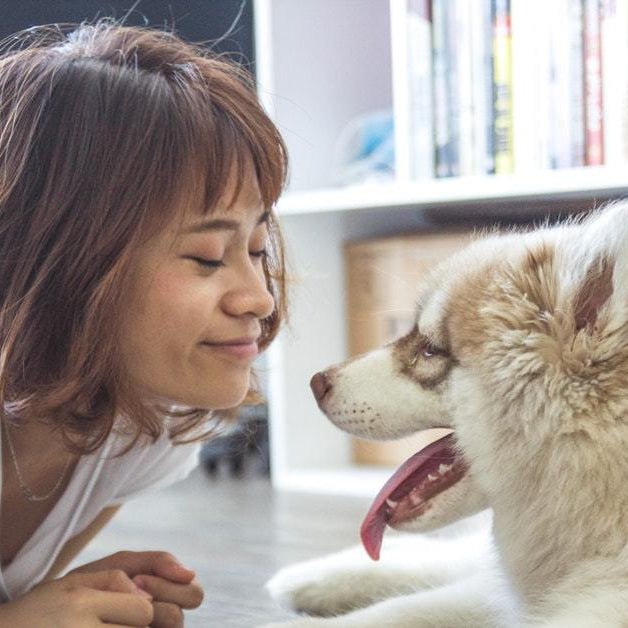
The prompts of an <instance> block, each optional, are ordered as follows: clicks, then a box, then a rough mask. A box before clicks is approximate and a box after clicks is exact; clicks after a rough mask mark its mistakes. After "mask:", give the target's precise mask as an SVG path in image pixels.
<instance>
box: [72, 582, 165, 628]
mask: <svg viewBox="0 0 628 628" xmlns="http://www.w3.org/2000/svg"><path fill="white" fill-rule="evenodd" d="M84 595H85V602H84V603H85V604H86V605H87V606H88V607H89V608H90V609H91V610H92V611H93V612H94V613H95V614H96V616H97V617H98V618H99V619H100V620H101V621H103V622H105V623H108V624H122V625H123V626H137V627H138V628H146V626H150V625H151V623H152V621H153V615H154V612H153V605H152V604H151V602H150V600H149V599H148V598H146V597H144V596H142V595H138V594H137V593H112V592H110V591H96V590H94V589H88V590H87V592H85V593H84Z"/></svg>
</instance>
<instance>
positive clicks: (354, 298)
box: [344, 231, 471, 466]
mask: <svg viewBox="0 0 628 628" xmlns="http://www.w3.org/2000/svg"><path fill="white" fill-rule="evenodd" d="M470 240H471V234H470V233H469V232H468V231H465V232H456V233H453V232H452V233H438V234H416V235H403V236H398V237H392V238H384V239H378V240H368V241H361V242H351V243H348V244H346V245H345V248H344V259H345V277H346V293H347V317H348V321H347V323H348V332H349V333H348V337H349V353H350V355H351V356H355V355H359V354H361V353H366V352H367V351H371V350H372V349H375V348H376V347H378V346H381V345H384V344H387V343H389V342H391V341H393V340H394V339H395V338H398V337H399V336H402V335H403V334H405V333H407V332H408V331H410V329H411V328H412V326H413V324H414V314H415V306H416V298H417V290H418V285H419V283H420V281H421V279H422V278H423V277H424V276H425V274H426V273H428V272H429V271H430V270H431V269H432V268H433V267H434V266H435V265H436V264H438V263H439V262H440V261H442V260H443V259H445V258H446V257H448V256H449V255H451V254H452V253H454V252H455V251H456V250H459V249H461V248H463V247H464V246H465V245H467V244H468V243H469V242H470ZM447 431H448V430H430V432H427V433H422V434H416V435H413V436H411V437H409V438H404V439H401V440H398V441H388V442H372V441H366V440H362V439H357V438H356V439H354V443H353V459H354V462H355V463H357V464H371V465H385V466H397V465H399V464H401V463H402V462H403V461H404V460H405V459H406V458H408V457H409V456H411V455H412V454H413V453H415V452H417V451H418V450H419V449H422V448H423V447H425V445H427V444H428V443H430V442H431V441H433V440H435V438H439V437H440V436H442V435H444V434H445V433H447Z"/></svg>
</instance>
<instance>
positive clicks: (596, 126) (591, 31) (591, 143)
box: [584, 0, 604, 166]
mask: <svg viewBox="0 0 628 628" xmlns="http://www.w3.org/2000/svg"><path fill="white" fill-rule="evenodd" d="M600 17H601V16H600V5H599V0H584V125H585V126H584V128H585V163H586V165H587V166H599V165H602V164H603V163H604V123H603V117H602V116H603V102H602V55H601V33H600V30H601V29H600Z"/></svg>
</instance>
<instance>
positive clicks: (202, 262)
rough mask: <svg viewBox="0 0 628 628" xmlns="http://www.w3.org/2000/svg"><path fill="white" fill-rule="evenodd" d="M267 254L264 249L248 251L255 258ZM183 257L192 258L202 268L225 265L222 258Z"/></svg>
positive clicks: (185, 257)
mask: <svg viewBox="0 0 628 628" xmlns="http://www.w3.org/2000/svg"><path fill="white" fill-rule="evenodd" d="M267 254H268V253H267V251H266V249H260V250H259V251H249V255H250V256H251V257H254V258H257V259H263V258H264V257H266V255H267ZM184 259H189V260H192V261H193V262H196V263H197V264H198V265H199V266H202V267H203V268H220V267H222V266H225V262H224V260H222V259H207V258H205V257H199V256H197V255H186V256H184Z"/></svg>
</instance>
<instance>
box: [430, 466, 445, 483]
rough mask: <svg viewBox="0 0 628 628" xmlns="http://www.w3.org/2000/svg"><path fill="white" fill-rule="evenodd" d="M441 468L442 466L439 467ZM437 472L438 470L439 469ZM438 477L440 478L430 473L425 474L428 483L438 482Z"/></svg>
mask: <svg viewBox="0 0 628 628" xmlns="http://www.w3.org/2000/svg"><path fill="white" fill-rule="evenodd" d="M441 466H442V465H441ZM439 470H440V469H439ZM439 477H440V476H438V475H434V474H432V473H428V474H427V479H428V480H429V481H430V482H433V481H434V480H438V478H439Z"/></svg>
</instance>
